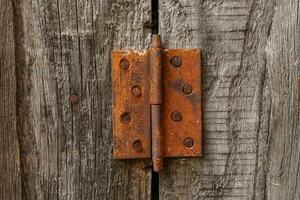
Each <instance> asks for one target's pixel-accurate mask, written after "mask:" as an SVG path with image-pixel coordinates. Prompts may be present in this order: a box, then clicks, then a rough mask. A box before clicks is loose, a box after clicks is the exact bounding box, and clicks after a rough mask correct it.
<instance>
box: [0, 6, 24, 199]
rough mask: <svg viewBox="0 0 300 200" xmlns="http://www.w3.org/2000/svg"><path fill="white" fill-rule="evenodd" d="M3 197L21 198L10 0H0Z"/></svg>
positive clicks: (0, 170) (0, 167) (0, 171)
mask: <svg viewBox="0 0 300 200" xmlns="http://www.w3.org/2000/svg"><path fill="white" fill-rule="evenodd" d="M0 44H1V48H0V199H9V200H20V199H21V178H20V158H19V147H18V137H17V127H16V103H15V102H16V101H15V99H16V77H15V52H14V51H15V45H14V34H13V9H12V3H11V1H6V0H0Z"/></svg>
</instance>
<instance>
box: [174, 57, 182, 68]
mask: <svg viewBox="0 0 300 200" xmlns="http://www.w3.org/2000/svg"><path fill="white" fill-rule="evenodd" d="M171 64H172V65H173V66H174V67H180V66H181V64H182V61H181V58H180V57H178V56H174V57H172V58H171Z"/></svg>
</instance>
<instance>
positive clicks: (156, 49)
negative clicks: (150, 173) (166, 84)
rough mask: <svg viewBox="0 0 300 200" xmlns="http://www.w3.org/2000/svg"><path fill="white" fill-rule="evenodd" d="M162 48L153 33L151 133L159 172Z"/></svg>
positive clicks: (151, 51)
mask: <svg viewBox="0 0 300 200" xmlns="http://www.w3.org/2000/svg"><path fill="white" fill-rule="evenodd" d="M162 103H163V96H162V49H161V40H160V36H159V35H156V34H154V35H152V40H151V49H150V105H151V135H152V163H153V169H154V171H156V172H158V171H160V170H161V169H162V165H163V152H162V127H161V125H162V123H161V119H162V117H161V115H162Z"/></svg>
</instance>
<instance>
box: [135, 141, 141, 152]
mask: <svg viewBox="0 0 300 200" xmlns="http://www.w3.org/2000/svg"><path fill="white" fill-rule="evenodd" d="M132 148H133V149H134V150H135V151H136V152H142V151H143V145H142V142H141V140H135V141H134V142H133V144H132Z"/></svg>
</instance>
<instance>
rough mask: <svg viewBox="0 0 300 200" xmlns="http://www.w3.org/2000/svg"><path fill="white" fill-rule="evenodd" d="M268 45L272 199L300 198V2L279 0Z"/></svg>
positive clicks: (268, 192)
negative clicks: (299, 84)
mask: <svg viewBox="0 0 300 200" xmlns="http://www.w3.org/2000/svg"><path fill="white" fill-rule="evenodd" d="M272 22H273V23H272V28H271V30H270V37H269V39H268V43H267V46H266V65H267V69H268V72H269V75H268V76H269V82H270V90H271V97H272V101H271V118H270V128H269V131H270V132H269V134H270V136H269V149H268V170H267V177H266V179H267V181H266V188H267V190H266V197H268V199H272V200H273V199H274V200H278V199H300V184H299V180H300V173H299V171H300V118H299V117H300V114H299V113H300V110H299V109H300V105H299V100H300V98H299V95H300V93H299V91H300V90H299V86H298V81H299V78H300V57H299V55H300V34H299V33H300V2H299V1H298V0H287V1H278V2H277V5H276V12H275V13H274V17H273V21H272Z"/></svg>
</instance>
